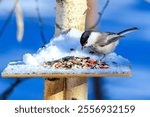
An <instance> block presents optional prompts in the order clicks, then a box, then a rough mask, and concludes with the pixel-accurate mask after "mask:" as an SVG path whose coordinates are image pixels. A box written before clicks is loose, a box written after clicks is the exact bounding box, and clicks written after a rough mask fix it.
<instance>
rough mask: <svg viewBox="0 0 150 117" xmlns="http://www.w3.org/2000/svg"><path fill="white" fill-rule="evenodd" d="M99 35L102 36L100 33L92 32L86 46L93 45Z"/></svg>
mask: <svg viewBox="0 0 150 117" xmlns="http://www.w3.org/2000/svg"><path fill="white" fill-rule="evenodd" d="M98 36H100V33H96V32H92V33H91V35H90V36H89V39H88V42H87V44H86V46H92V45H93V44H95V42H96V39H97V37H98Z"/></svg>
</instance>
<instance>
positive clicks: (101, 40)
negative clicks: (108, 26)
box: [96, 32, 123, 47]
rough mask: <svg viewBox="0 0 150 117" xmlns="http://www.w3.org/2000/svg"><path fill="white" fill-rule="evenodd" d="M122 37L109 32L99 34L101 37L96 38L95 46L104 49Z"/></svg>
mask: <svg viewBox="0 0 150 117" xmlns="http://www.w3.org/2000/svg"><path fill="white" fill-rule="evenodd" d="M121 37H123V36H120V35H118V34H117V33H110V32H106V33H105V32H104V33H101V35H100V36H99V37H98V39H97V41H96V44H97V45H99V46H101V47H104V46H106V45H109V44H111V43H113V42H115V41H117V40H118V39H120V38H121Z"/></svg>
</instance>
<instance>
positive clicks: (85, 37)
mask: <svg viewBox="0 0 150 117" xmlns="http://www.w3.org/2000/svg"><path fill="white" fill-rule="evenodd" d="M90 34H91V31H85V32H84V33H83V34H82V36H81V38H80V44H81V46H82V49H83V47H84V45H85V44H86V43H87V41H88V38H89V36H90Z"/></svg>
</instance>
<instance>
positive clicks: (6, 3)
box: [0, 0, 150, 100]
mask: <svg viewBox="0 0 150 117" xmlns="http://www.w3.org/2000/svg"><path fill="white" fill-rule="evenodd" d="M35 1H36V0H30V1H27V0H20V3H21V7H22V9H23V15H24V23H25V32H24V37H23V41H22V42H21V43H19V42H17V39H16V33H17V32H16V30H17V27H16V18H15V14H13V16H12V18H11V19H10V22H9V24H8V25H7V27H6V29H5V30H4V32H3V34H2V35H0V72H2V71H3V69H4V68H5V67H6V66H7V64H8V63H9V62H10V61H15V60H22V56H23V54H25V53H35V52H36V51H37V50H38V48H39V47H41V46H43V42H42V39H41V35H40V28H39V24H38V23H39V22H38V18H37V12H36V2H35ZM147 1H148V0H147ZM147 1H146V0H110V4H109V6H108V8H107V9H106V11H105V13H104V15H103V18H102V21H101V24H100V25H99V29H100V30H101V31H113V32H119V31H121V30H123V29H126V28H130V27H135V26H136V27H139V28H140V30H139V31H137V32H135V33H131V34H129V35H127V36H126V37H125V38H124V39H122V40H121V41H120V44H119V46H118V47H117V49H116V53H117V54H119V55H121V56H123V57H125V58H127V59H129V60H130V62H131V64H132V77H130V78H128V77H114V78H111V77H109V78H107V77H105V78H101V79H97V81H98V84H99V87H95V85H98V84H95V82H94V79H92V78H90V79H89V93H88V94H89V99H96V95H97V93H98V94H100V98H99V99H117V100H118V99H150V85H149V84H150V61H149V60H150V46H149V45H150V38H149V37H150V32H149V31H150V2H147ZM104 3H105V0H101V5H104ZM13 5H14V0H2V1H0V31H1V28H2V26H3V24H4V22H5V21H6V19H7V17H8V15H9V13H10V11H11V9H12V8H13ZM38 5H39V9H40V14H41V17H42V20H43V25H44V35H45V38H46V41H47V43H48V42H49V39H50V38H51V37H53V34H54V28H55V27H54V26H55V25H54V24H55V0H39V3H38ZM48 11H49V12H48ZM15 80H16V79H0V96H1V94H3V92H5V91H6V90H7V89H8V88H9V87H10V86H11V85H12V84H13V83H14V82H15ZM97 91H99V92H97ZM43 92H44V79H43V78H36V79H35V78H34V79H33V78H31V79H28V80H24V81H23V82H21V83H20V84H19V85H17V86H16V87H15V89H14V90H13V92H12V93H11V95H9V97H8V98H7V99H10V100H11V99H12V100H14V99H21V100H23V99H31V100H32V99H33V100H37V99H43Z"/></svg>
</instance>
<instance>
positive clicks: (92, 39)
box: [80, 27, 139, 60]
mask: <svg viewBox="0 0 150 117" xmlns="http://www.w3.org/2000/svg"><path fill="white" fill-rule="evenodd" d="M138 29H139V28H137V27H133V28H129V29H126V30H123V31H121V32H119V33H114V32H96V31H90V30H87V31H85V32H83V33H82V35H81V38H80V44H81V46H82V50H83V49H84V48H90V49H91V50H92V51H94V52H97V53H98V54H101V55H103V57H102V58H101V60H103V59H104V58H105V55H107V54H109V53H112V52H113V51H114V50H115V48H116V46H117V45H118V41H119V40H120V39H121V38H122V37H125V35H126V34H128V33H131V32H134V31H136V30H138Z"/></svg>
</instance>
